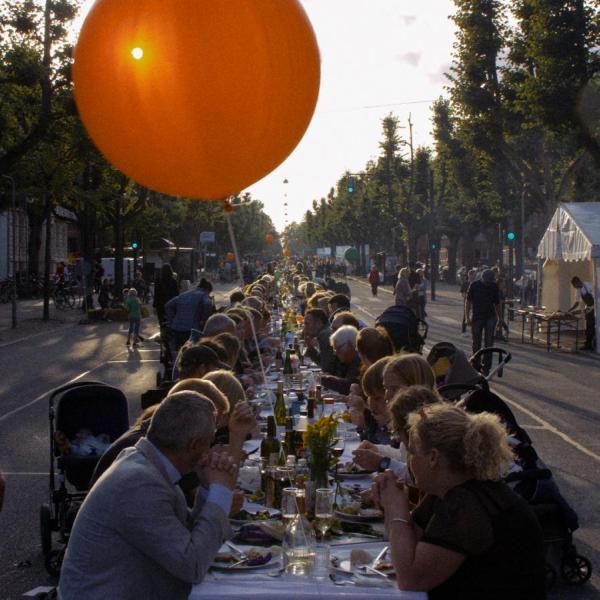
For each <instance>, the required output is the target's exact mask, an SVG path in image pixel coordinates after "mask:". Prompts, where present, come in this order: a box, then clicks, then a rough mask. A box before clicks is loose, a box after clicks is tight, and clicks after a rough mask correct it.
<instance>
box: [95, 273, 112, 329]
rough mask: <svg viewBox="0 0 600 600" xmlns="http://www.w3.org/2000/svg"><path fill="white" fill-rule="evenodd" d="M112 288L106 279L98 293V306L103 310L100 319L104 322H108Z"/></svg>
mask: <svg viewBox="0 0 600 600" xmlns="http://www.w3.org/2000/svg"><path fill="white" fill-rule="evenodd" d="M110 292H111V288H110V283H109V282H108V279H104V281H103V282H102V285H101V286H100V291H99V292H98V304H99V305H100V308H101V309H102V316H101V317H100V318H101V319H102V320H103V321H108V309H109V308H110V301H111V300H112V298H111V295H110Z"/></svg>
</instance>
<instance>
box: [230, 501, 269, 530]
mask: <svg viewBox="0 0 600 600" xmlns="http://www.w3.org/2000/svg"><path fill="white" fill-rule="evenodd" d="M242 510H245V511H247V512H249V513H254V514H256V513H258V512H263V511H265V510H268V511H269V519H261V520H252V519H250V520H248V521H244V520H242V519H229V522H230V523H232V524H233V525H246V523H256V524H259V523H269V522H270V521H274V520H276V519H279V517H281V511H279V510H277V509H276V508H266V507H265V506H263V505H262V504H255V503H254V502H246V503H245V504H244V506H242Z"/></svg>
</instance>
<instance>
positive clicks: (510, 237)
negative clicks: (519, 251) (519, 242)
mask: <svg viewBox="0 0 600 600" xmlns="http://www.w3.org/2000/svg"><path fill="white" fill-rule="evenodd" d="M506 239H507V240H508V241H509V242H514V241H515V239H517V234H516V233H515V232H514V231H507V232H506Z"/></svg>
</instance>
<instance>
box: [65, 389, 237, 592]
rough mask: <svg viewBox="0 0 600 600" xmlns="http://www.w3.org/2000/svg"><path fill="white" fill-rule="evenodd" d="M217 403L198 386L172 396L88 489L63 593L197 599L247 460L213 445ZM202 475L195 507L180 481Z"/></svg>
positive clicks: (225, 532) (73, 538) (224, 531)
mask: <svg viewBox="0 0 600 600" xmlns="http://www.w3.org/2000/svg"><path fill="white" fill-rule="evenodd" d="M215 413H216V411H215V407H214V404H213V403H212V402H211V401H210V400H209V399H208V398H206V397H205V396H201V395H200V394H198V393H196V392H179V393H176V394H173V395H171V396H168V397H167V398H165V400H163V402H162V403H161V404H160V405H159V407H158V408H157V409H156V412H155V413H154V416H153V417H152V421H151V423H150V427H149V428H148V432H147V435H146V437H145V438H142V439H140V440H139V441H138V442H137V444H136V445H135V447H133V448H128V449H126V450H125V451H123V452H122V453H121V455H120V456H119V458H118V460H116V461H115V462H114V463H113V464H112V465H111V467H110V468H109V469H108V471H106V472H105V473H104V475H103V476H102V477H101V478H100V479H99V480H98V481H97V482H96V485H94V487H93V488H92V489H91V491H90V492H89V494H88V495H87V496H86V498H85V500H84V501H83V504H82V505H81V508H80V509H79V512H78V513H77V518H76V520H75V524H74V526H73V529H72V531H71V534H70V538H69V545H68V546H67V550H66V553H65V558H64V562H63V565H62V571H61V577H60V583H59V590H58V594H59V597H60V598H61V599H62V600H81V599H82V598H85V599H86V600H96V599H97V600H106V598H119V599H120V600H138V599H139V598H157V599H158V598H171V599H174V600H177V599H179V600H187V598H188V597H189V594H190V591H191V588H192V584H194V583H199V582H201V581H202V580H203V578H204V576H205V575H206V573H207V571H208V568H209V566H210V564H211V562H212V561H213V559H214V557H215V555H216V554H217V552H218V550H219V548H220V547H221V545H222V544H223V542H224V541H225V540H226V539H228V538H229V537H231V535H232V531H231V527H230V526H229V522H228V518H227V515H228V513H229V509H230V506H231V501H232V494H233V492H232V490H233V487H234V484H235V480H236V477H237V471H238V469H237V465H236V464H235V463H234V461H233V459H232V458H231V456H229V455H228V454H226V453H217V452H211V451H210V445H211V443H212V441H213V437H214V431H215ZM192 471H196V472H197V473H198V476H199V478H200V481H201V482H202V487H201V488H200V490H199V492H198V495H197V500H196V505H195V506H194V509H193V510H192V511H190V510H189V509H188V507H187V505H186V502H185V498H184V496H183V494H182V493H181V490H180V489H179V488H178V487H177V482H178V481H179V479H181V477H182V476H183V475H186V474H187V473H190V472H192Z"/></svg>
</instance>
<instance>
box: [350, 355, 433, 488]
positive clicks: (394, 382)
mask: <svg viewBox="0 0 600 600" xmlns="http://www.w3.org/2000/svg"><path fill="white" fill-rule="evenodd" d="M379 362H380V361H378V362H376V363H375V365H377V364H378V363H379ZM375 365H373V366H372V367H370V368H369V369H368V370H367V373H368V372H369V371H370V370H371V369H373V367H374V366H375ZM414 385H420V386H425V387H427V388H429V389H431V390H433V388H434V386H435V377H434V375H433V371H432V370H431V367H430V366H429V363H428V362H427V361H426V360H425V359H424V358H423V357H422V356H421V355H420V354H401V355H398V356H394V357H391V358H388V360H386V362H385V363H384V366H383V369H382V381H381V387H382V390H383V394H379V395H374V396H369V409H370V410H371V413H372V414H373V417H374V418H375V421H376V422H377V424H378V425H379V426H380V427H388V428H389V426H390V425H391V419H392V415H391V413H390V403H391V402H392V400H393V398H394V397H395V396H396V395H397V394H398V393H400V392H402V391H403V390H406V389H408V388H410V387H411V386H414ZM354 462H356V463H357V464H358V465H359V466H361V467H363V469H367V470H369V471H375V470H379V471H384V470H385V469H392V470H393V471H394V472H395V473H396V474H397V475H398V477H401V478H402V479H407V478H408V477H409V474H408V470H407V466H406V447H405V445H404V444H403V443H400V445H399V447H398V448H394V447H393V446H391V445H389V444H373V443H371V442H370V441H368V440H365V441H364V442H362V443H361V444H360V446H359V447H358V448H357V449H356V450H355V451H354Z"/></svg>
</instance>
